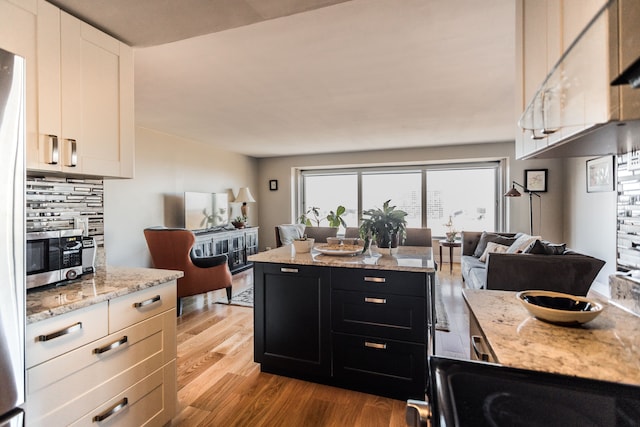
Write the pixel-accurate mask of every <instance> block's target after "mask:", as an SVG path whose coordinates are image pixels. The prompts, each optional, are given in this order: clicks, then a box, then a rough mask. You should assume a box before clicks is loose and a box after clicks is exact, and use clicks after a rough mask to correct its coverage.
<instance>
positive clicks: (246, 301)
mask: <svg viewBox="0 0 640 427" xmlns="http://www.w3.org/2000/svg"><path fill="white" fill-rule="evenodd" d="M217 302H218V303H221V304H224V303H226V298H225V301H222V300H220V301H217ZM231 305H239V306H242V307H253V286H252V287H250V288H248V289H246V290H244V291H242V292H240V293H239V294H237V295H233V296H232V297H231ZM434 306H435V309H436V330H438V331H444V332H449V318H448V316H447V311H446V309H445V307H444V303H443V302H442V295H441V291H440V286H437V285H436V303H435V304H434Z"/></svg>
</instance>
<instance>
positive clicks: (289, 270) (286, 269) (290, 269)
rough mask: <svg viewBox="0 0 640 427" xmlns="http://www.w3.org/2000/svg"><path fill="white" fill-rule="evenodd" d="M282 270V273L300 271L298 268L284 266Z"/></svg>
mask: <svg viewBox="0 0 640 427" xmlns="http://www.w3.org/2000/svg"><path fill="white" fill-rule="evenodd" d="M280 271H281V272H282V273H297V272H298V269H297V268H285V267H282V268H281V269H280Z"/></svg>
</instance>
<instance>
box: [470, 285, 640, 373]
mask: <svg viewBox="0 0 640 427" xmlns="http://www.w3.org/2000/svg"><path fill="white" fill-rule="evenodd" d="M463 295H464V298H465V300H466V302H467V305H468V306H469V309H470V318H471V319H472V321H477V325H478V326H479V329H480V331H479V333H481V334H482V339H483V341H484V342H485V343H486V344H487V345H488V351H489V352H490V353H491V356H492V358H493V360H494V361H495V362H497V363H499V364H501V365H505V366H510V367H515V368H522V369H528V370H533V371H541V372H550V373H554V374H563V375H569V376H575V377H584V378H592V379H598V380H603V381H610V382H616V383H626V384H632V385H640V352H639V350H640V317H638V316H636V315H633V314H631V313H629V312H627V311H624V310H622V309H620V308H619V307H616V306H615V305H612V304H609V303H607V302H605V301H603V300H600V301H599V302H601V303H602V304H603V305H604V306H605V308H604V310H603V312H602V313H601V314H600V315H599V316H598V317H596V318H595V319H594V320H592V321H590V322H587V323H585V324H583V325H580V326H577V327H566V326H558V325H554V324H551V323H547V322H543V321H541V320H538V319H536V318H535V317H533V316H531V315H530V314H529V312H528V311H527V310H526V309H525V308H524V307H523V306H522V305H521V304H520V302H519V301H518V300H517V299H516V293H515V292H509V291H490V290H474V289H464V290H463ZM471 351H472V352H473V349H472V350H471Z"/></svg>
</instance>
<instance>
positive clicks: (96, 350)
mask: <svg viewBox="0 0 640 427" xmlns="http://www.w3.org/2000/svg"><path fill="white" fill-rule="evenodd" d="M127 341H128V338H127V336H126V335H125V336H124V337H122V338H120V339H119V340H118V341H114V342H112V343H111V344H107V345H105V346H104V347H98V348H94V349H93V354H102V353H106V352H107V351H109V350H113V349H114V348H118V347H120V346H121V345H122V344H126V343H127Z"/></svg>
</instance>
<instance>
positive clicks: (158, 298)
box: [133, 295, 160, 308]
mask: <svg viewBox="0 0 640 427" xmlns="http://www.w3.org/2000/svg"><path fill="white" fill-rule="evenodd" d="M158 301H160V295H156V296H155V297H153V298H149V299H148V300H144V301H142V302H135V303H133V307H134V308H140V307H144V306H145V305H149V304H153V303H154V302H158Z"/></svg>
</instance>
